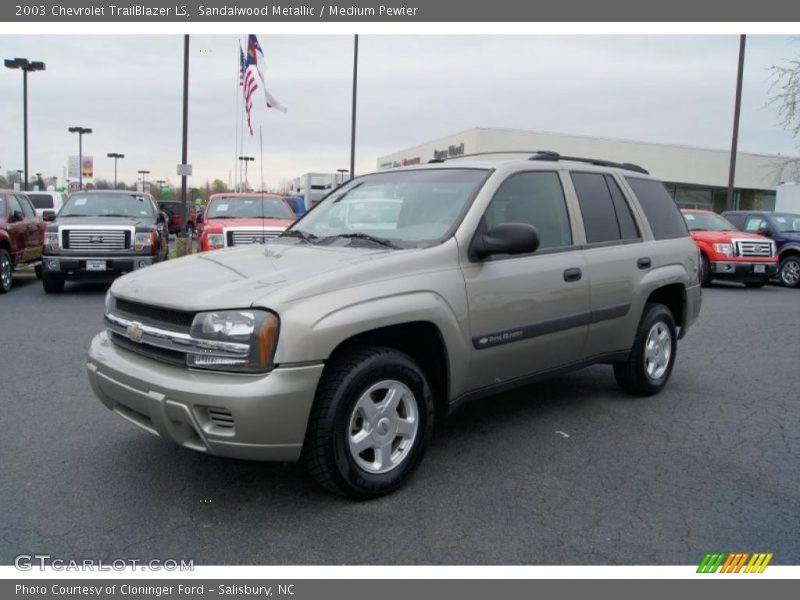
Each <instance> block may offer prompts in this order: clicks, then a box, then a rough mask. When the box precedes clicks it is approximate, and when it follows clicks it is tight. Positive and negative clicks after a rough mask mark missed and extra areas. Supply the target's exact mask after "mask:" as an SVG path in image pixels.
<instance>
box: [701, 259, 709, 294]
mask: <svg viewBox="0 0 800 600" xmlns="http://www.w3.org/2000/svg"><path fill="white" fill-rule="evenodd" d="M710 283H711V262H709V260H708V257H707V256H706V255H705V254H703V255H702V257H701V258H700V285H702V286H703V287H708V285H709V284H710Z"/></svg>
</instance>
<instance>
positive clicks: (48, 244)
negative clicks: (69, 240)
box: [44, 231, 61, 252]
mask: <svg viewBox="0 0 800 600" xmlns="http://www.w3.org/2000/svg"><path fill="white" fill-rule="evenodd" d="M44 249H45V250H49V251H50V252H58V251H59V250H61V246H60V245H59V243H58V232H57V231H45V232H44Z"/></svg>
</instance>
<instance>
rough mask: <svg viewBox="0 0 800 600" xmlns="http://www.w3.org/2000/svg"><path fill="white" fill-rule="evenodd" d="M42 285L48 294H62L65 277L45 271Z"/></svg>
mask: <svg viewBox="0 0 800 600" xmlns="http://www.w3.org/2000/svg"><path fill="white" fill-rule="evenodd" d="M42 286H43V287H44V291H45V293H46V294H60V293H61V292H63V291H64V278H63V277H57V276H55V275H48V274H47V273H43V274H42Z"/></svg>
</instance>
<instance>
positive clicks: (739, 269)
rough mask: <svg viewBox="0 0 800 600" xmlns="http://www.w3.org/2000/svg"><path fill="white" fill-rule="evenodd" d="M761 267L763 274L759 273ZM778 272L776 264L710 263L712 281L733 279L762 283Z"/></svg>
mask: <svg viewBox="0 0 800 600" xmlns="http://www.w3.org/2000/svg"><path fill="white" fill-rule="evenodd" d="M762 267H763V272H756V271H761V268H762ZM777 272H778V264H777V263H776V262H735V261H715V262H712V263H711V273H712V276H713V277H714V279H735V280H737V281H762V280H764V279H768V278H770V277H775V275H776V274H777Z"/></svg>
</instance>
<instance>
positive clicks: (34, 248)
mask: <svg viewBox="0 0 800 600" xmlns="http://www.w3.org/2000/svg"><path fill="white" fill-rule="evenodd" d="M17 200H18V201H19V204H20V206H21V207H22V214H23V215H25V221H24V223H25V246H26V248H25V255H26V260H34V259H36V258H40V257H41V256H42V244H43V243H44V223H43V222H42V221H41V219H39V218H38V217H37V216H36V210H35V209H34V208H33V205H32V204H31V202H30V200H28V198H27V197H26V196H24V195H18V196H17Z"/></svg>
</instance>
